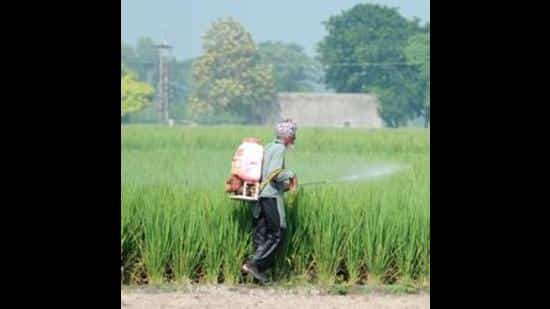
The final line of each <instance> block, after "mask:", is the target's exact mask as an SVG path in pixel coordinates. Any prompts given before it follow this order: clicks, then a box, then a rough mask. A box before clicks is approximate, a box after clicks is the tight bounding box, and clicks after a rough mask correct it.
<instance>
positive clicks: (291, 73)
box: [258, 41, 321, 92]
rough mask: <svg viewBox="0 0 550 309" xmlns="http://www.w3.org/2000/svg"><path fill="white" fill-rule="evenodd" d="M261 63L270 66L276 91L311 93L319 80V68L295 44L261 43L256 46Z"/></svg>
mask: <svg viewBox="0 0 550 309" xmlns="http://www.w3.org/2000/svg"><path fill="white" fill-rule="evenodd" d="M258 51H259V53H260V57H261V59H262V62H264V63H267V64H270V65H272V67H273V69H274V77H275V84H276V87H277V91H282V92H305V91H313V90H314V88H315V87H314V85H315V84H317V83H319V81H320V79H321V67H320V65H319V63H318V62H316V61H314V60H313V59H311V58H309V57H308V56H307V55H306V54H305V53H304V51H303V48H302V47H301V46H299V45H297V44H294V43H290V44H285V43H282V42H271V41H268V42H263V43H260V44H259V45H258Z"/></svg>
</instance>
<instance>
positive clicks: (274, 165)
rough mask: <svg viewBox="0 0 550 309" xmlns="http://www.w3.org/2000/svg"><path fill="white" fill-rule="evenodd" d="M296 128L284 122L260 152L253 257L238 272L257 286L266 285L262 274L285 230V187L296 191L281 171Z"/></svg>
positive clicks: (288, 175) (289, 175) (292, 176)
mask: <svg viewBox="0 0 550 309" xmlns="http://www.w3.org/2000/svg"><path fill="white" fill-rule="evenodd" d="M296 130H297V127H296V124H295V123H294V122H293V121H292V120H288V119H287V120H284V121H281V122H279V123H278V124H277V126H276V130H275V131H276V138H275V140H274V141H273V142H271V143H269V144H267V145H266V146H265V149H264V156H263V167H262V182H261V183H260V195H259V199H258V202H257V203H256V204H255V205H254V208H253V211H252V213H253V217H254V226H255V228H254V237H253V241H254V255H253V257H252V259H251V260H249V261H248V262H246V263H245V264H244V265H243V267H242V269H243V270H244V271H245V272H247V273H249V274H251V275H252V276H254V278H256V279H258V280H259V281H260V282H262V283H264V282H266V281H267V279H266V277H265V276H264V274H263V273H264V272H265V271H266V270H267V269H268V268H270V267H271V266H272V264H273V262H274V261H273V257H274V255H275V253H276V251H277V249H278V248H279V247H280V245H281V243H282V241H283V237H284V231H285V229H286V218H285V209H284V204H283V203H284V202H283V193H284V192H285V191H286V190H285V187H286V186H285V183H286V182H289V189H290V190H291V191H296V189H297V187H298V178H297V177H296V175H295V174H294V172H292V171H291V170H288V169H285V151H286V149H287V148H288V147H291V146H292V145H294V142H295V141H296Z"/></svg>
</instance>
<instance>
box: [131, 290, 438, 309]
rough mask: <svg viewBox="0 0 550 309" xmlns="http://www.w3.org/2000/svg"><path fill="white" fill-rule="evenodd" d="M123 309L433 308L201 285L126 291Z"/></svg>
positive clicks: (420, 301)
mask: <svg viewBox="0 0 550 309" xmlns="http://www.w3.org/2000/svg"><path fill="white" fill-rule="evenodd" d="M121 293H122V296H121V299H122V308H129V309H130V308H167V309H168V308H255V309H259V308H277V309H282V308H292V309H301V308H315V309H325V308H326V309H328V308H380V309H382V308H384V309H393V308H410V309H413V308H423V309H424V308H430V294H429V293H427V292H419V293H415V294H403V293H402V294H390V293H382V292H368V293H353V292H352V293H348V294H347V295H332V294H330V293H327V292H323V291H321V290H320V289H318V288H292V289H282V288H270V287H254V288H251V287H228V286H224V285H198V286H190V287H185V288H177V289H172V290H162V289H155V288H141V289H127V288H123V289H122V292H121Z"/></svg>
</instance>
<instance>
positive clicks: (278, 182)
mask: <svg viewBox="0 0 550 309" xmlns="http://www.w3.org/2000/svg"><path fill="white" fill-rule="evenodd" d="M285 151H286V147H285V145H284V144H283V142H282V141H280V140H278V139H275V140H274V141H273V142H271V143H269V144H267V145H266V146H265V147H264V157H263V165H262V182H264V181H266V179H268V178H269V177H272V180H271V181H268V182H265V186H264V187H263V189H262V190H261V192H260V198H261V197H271V198H275V199H276V200H277V210H278V212H279V218H280V221H281V222H280V223H281V227H282V228H286V218H285V208H284V199H283V193H284V190H285V182H286V181H288V180H290V179H291V178H293V177H294V172H292V171H291V170H286V169H285ZM257 211H259V210H258V209H256V212H257ZM256 215H259V213H256Z"/></svg>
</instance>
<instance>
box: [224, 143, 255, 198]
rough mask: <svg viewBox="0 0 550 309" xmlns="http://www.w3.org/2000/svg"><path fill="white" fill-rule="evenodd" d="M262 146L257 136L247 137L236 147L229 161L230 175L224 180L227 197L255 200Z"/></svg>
mask: <svg viewBox="0 0 550 309" xmlns="http://www.w3.org/2000/svg"><path fill="white" fill-rule="evenodd" d="M263 154H264V147H263V146H262V145H261V143H260V139H259V138H255V137H247V138H245V139H244V140H243V142H242V144H241V145H240V146H239V148H237V151H236V152H235V155H234V156H233V161H232V162H231V176H230V177H229V179H228V180H227V181H226V182H225V191H226V192H228V193H230V195H229V198H232V199H237V200H245V201H257V200H258V195H259V194H260V179H261V177H262V161H263Z"/></svg>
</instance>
